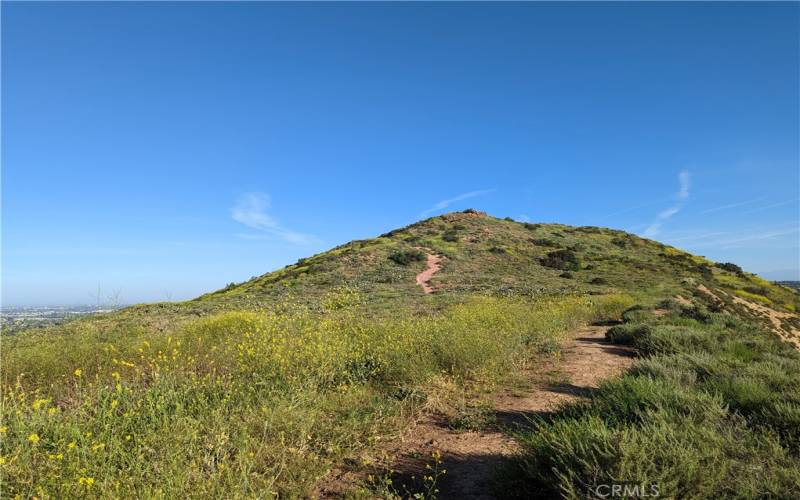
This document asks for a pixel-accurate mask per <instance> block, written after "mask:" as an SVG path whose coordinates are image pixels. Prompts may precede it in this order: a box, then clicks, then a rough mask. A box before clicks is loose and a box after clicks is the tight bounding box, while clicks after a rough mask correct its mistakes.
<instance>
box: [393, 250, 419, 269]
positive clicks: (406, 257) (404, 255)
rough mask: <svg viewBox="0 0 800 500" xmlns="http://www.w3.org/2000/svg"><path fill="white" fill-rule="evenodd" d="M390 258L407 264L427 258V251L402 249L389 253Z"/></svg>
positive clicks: (401, 263)
mask: <svg viewBox="0 0 800 500" xmlns="http://www.w3.org/2000/svg"><path fill="white" fill-rule="evenodd" d="M389 259H391V260H393V261H394V262H396V263H397V264H400V265H401V266H407V265H409V264H411V263H412V262H419V261H423V260H425V253H424V252H422V251H420V250H400V251H397V252H394V253H392V254H391V255H389Z"/></svg>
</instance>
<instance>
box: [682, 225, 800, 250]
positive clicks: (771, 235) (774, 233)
mask: <svg viewBox="0 0 800 500" xmlns="http://www.w3.org/2000/svg"><path fill="white" fill-rule="evenodd" d="M797 232H800V228H796V227H794V228H791V229H784V230H773V231H767V232H763V233H756V234H749V235H746V236H742V237H740V238H733V239H728V240H721V241H709V242H706V243H698V244H694V245H688V246H690V247H692V248H702V247H726V246H728V245H734V244H736V243H745V242H749V241H759V240H767V239H771V238H776V237H778V236H786V235H789V234H794V233H797Z"/></svg>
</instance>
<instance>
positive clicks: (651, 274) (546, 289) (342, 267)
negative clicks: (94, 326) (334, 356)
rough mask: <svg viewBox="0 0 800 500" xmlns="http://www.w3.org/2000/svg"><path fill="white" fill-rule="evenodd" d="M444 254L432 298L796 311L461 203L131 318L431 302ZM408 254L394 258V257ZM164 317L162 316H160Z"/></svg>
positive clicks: (682, 255)
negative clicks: (710, 301) (719, 304)
mask: <svg viewBox="0 0 800 500" xmlns="http://www.w3.org/2000/svg"><path fill="white" fill-rule="evenodd" d="M426 253H430V254H435V255H439V256H441V257H443V260H442V263H441V268H442V269H441V270H440V271H439V272H437V273H436V275H435V276H434V277H433V279H432V280H431V283H432V285H433V286H434V288H435V290H436V292H437V293H436V294H435V295H436V298H435V299H433V301H434V302H444V303H451V302H453V301H458V300H459V298H463V297H466V296H470V295H473V294H481V295H494V296H526V297H533V296H542V295H559V294H573V293H574V294H589V295H591V294H603V293H612V292H626V293H632V294H634V295H636V296H637V297H649V298H662V297H668V296H674V295H679V294H683V295H686V296H691V295H693V294H697V293H698V291H697V285H699V284H705V285H706V286H708V287H709V288H712V289H717V288H718V289H721V290H724V291H726V292H728V293H729V294H730V296H731V297H725V296H723V299H724V300H725V301H726V303H727V304H728V305H729V306H731V307H735V306H734V302H733V300H732V297H733V296H738V297H742V298H745V299H748V300H752V301H755V302H758V303H763V304H767V305H770V306H771V307H774V308H776V309H777V310H780V311H786V312H793V311H796V310H797V309H798V308H800V298H798V294H796V293H793V292H792V290H789V289H787V288H786V287H782V286H778V285H775V284H774V283H771V282H768V281H766V280H763V279H761V278H759V277H758V276H756V275H753V274H750V273H745V272H743V271H742V270H741V268H739V267H738V266H736V265H733V264H730V263H714V262H711V261H709V260H707V259H705V258H703V257H698V256H694V255H691V254H689V253H686V252H684V251H681V250H679V249H677V248H674V247H670V246H667V245H663V244H661V243H659V242H656V241H653V240H648V239H645V238H641V237H639V236H636V235H633V234H630V233H626V232H623V231H617V230H613V229H606V228H600V227H590V226H583V227H574V226H567V225H563V224H531V223H521V222H516V221H513V220H511V219H508V218H506V219H499V218H495V217H492V216H489V215H486V214H485V213H483V212H478V211H475V210H466V211H464V212H455V213H448V214H445V215H442V216H438V217H432V218H430V219H426V220H423V221H420V222H417V223H415V224H412V225H409V226H407V227H404V228H402V229H397V230H394V231H390V232H388V233H385V234H383V235H380V236H379V237H377V238H373V239H368V240H356V241H351V242H349V243H347V244H344V245H341V246H338V247H336V248H334V249H332V250H329V251H327V252H323V253H320V254H317V255H314V256H311V257H308V258H304V259H300V260H299V261H298V262H297V263H295V264H293V265H289V266H286V267H285V268H283V269H280V270H278V271H275V272H271V273H267V274H264V275H261V276H258V277H255V278H253V279H251V280H249V281H247V282H245V283H240V284H230V285H228V286H227V287H225V288H223V289H221V290H218V291H216V292H212V293H209V294H206V295H203V296H201V297H199V298H197V299H194V300H192V301H188V302H184V303H177V304H176V303H160V304H152V305H145V306H138V307H134V308H130V309H128V310H127V311H125V313H124V315H127V316H141V317H144V318H146V319H147V318H148V317H149V318H150V319H152V318H154V317H158V318H162V317H164V316H167V317H170V319H171V320H172V319H174V317H173V316H177V317H182V316H183V317H195V316H198V315H206V314H209V313H213V312H215V311H219V310H230V309H234V310H243V309H244V310H258V309H260V308H263V307H267V306H270V305H274V304H276V303H279V302H281V301H285V300H291V301H301V302H303V303H306V304H308V305H310V306H312V307H316V308H319V307H320V301H321V300H322V298H323V297H324V296H325V294H326V293H328V292H329V291H330V290H332V289H336V288H340V287H348V288H349V289H351V290H354V291H357V292H359V293H361V294H363V295H365V296H368V297H370V307H371V308H375V309H381V308H392V307H395V305H396V304H397V303H398V302H399V303H403V304H405V305H412V306H419V305H420V304H422V307H425V308H429V307H430V306H431V302H432V300H431V298H430V297H426V296H424V294H422V293H421V290H420V287H419V286H418V285H417V284H416V282H415V275H416V274H417V273H419V272H420V271H421V270H423V269H424V268H425V262H424V261H425V258H424V254H426ZM398 256H401V257H405V258H400V259H398V258H397V257H398ZM162 322H163V321H162Z"/></svg>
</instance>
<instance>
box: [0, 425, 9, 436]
mask: <svg viewBox="0 0 800 500" xmlns="http://www.w3.org/2000/svg"><path fill="white" fill-rule="evenodd" d="M6 432H8V426H7V425H4V426H2V427H0V434H5V433H6Z"/></svg>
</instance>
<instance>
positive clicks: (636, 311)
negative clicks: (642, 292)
mask: <svg viewBox="0 0 800 500" xmlns="http://www.w3.org/2000/svg"><path fill="white" fill-rule="evenodd" d="M654 317H655V316H654V315H653V311H651V310H649V309H645V308H644V307H643V306H640V305H636V306H633V307H631V308H630V309H628V310H627V311H625V312H624V313H622V321H624V322H625V323H642V322H644V321H649V320H651V319H653V318H654Z"/></svg>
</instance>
